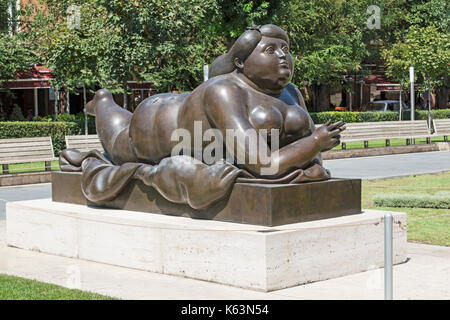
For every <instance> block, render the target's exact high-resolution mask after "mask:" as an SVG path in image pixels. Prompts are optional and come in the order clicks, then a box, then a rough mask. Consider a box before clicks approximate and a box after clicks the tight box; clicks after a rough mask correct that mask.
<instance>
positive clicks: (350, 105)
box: [349, 92, 353, 111]
mask: <svg viewBox="0 0 450 320" xmlns="http://www.w3.org/2000/svg"><path fill="white" fill-rule="evenodd" d="M349 100H350V104H349V111H353V109H352V93H351V92H350V96H349Z"/></svg>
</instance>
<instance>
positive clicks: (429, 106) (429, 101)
mask: <svg viewBox="0 0 450 320" xmlns="http://www.w3.org/2000/svg"><path fill="white" fill-rule="evenodd" d="M428 134H429V135H431V86H430V77H428Z"/></svg>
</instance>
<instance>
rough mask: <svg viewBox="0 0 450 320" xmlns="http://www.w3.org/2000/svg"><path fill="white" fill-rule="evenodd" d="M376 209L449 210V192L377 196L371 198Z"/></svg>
mask: <svg viewBox="0 0 450 320" xmlns="http://www.w3.org/2000/svg"><path fill="white" fill-rule="evenodd" d="M373 203H374V204H375V206H377V207H408V208H436V209H450V192H448V191H446V192H445V191H441V192H438V193H436V194H434V195H430V194H414V193H412V194H411V193H391V194H377V195H375V196H374V197H373Z"/></svg>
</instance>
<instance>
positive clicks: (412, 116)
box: [409, 67, 415, 120]
mask: <svg viewBox="0 0 450 320" xmlns="http://www.w3.org/2000/svg"><path fill="white" fill-rule="evenodd" d="M409 82H410V83H411V120H414V102H415V101H414V67H409Z"/></svg>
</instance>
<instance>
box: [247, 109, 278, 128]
mask: <svg viewBox="0 0 450 320" xmlns="http://www.w3.org/2000/svg"><path fill="white" fill-rule="evenodd" d="M249 121H250V123H251V124H252V125H253V127H254V128H255V129H257V130H261V129H266V130H267V133H268V134H270V129H279V130H281V129H282V127H283V115H282V114H281V112H280V111H279V110H278V109H276V108H274V107H269V108H264V107H262V106H255V107H253V108H251V109H250V112H249Z"/></svg>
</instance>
